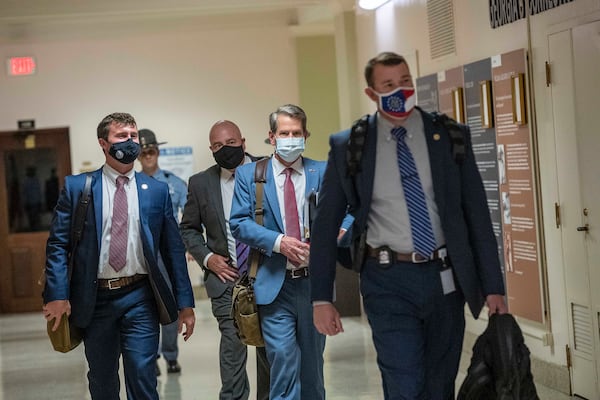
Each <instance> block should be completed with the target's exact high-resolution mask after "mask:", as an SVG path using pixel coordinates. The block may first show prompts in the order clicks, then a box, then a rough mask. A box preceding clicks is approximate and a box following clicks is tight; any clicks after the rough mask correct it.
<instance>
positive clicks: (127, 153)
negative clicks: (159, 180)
mask: <svg viewBox="0 0 600 400" xmlns="http://www.w3.org/2000/svg"><path fill="white" fill-rule="evenodd" d="M108 154H110V155H111V156H112V158H114V159H115V160H117V161H118V162H120V163H123V164H131V163H132V162H134V161H135V160H136V159H137V157H138V155H139V154H140V145H139V144H138V143H136V142H134V141H133V140H132V139H129V140H126V141H125V142H119V143H113V144H112V145H111V146H110V148H109V149H108Z"/></svg>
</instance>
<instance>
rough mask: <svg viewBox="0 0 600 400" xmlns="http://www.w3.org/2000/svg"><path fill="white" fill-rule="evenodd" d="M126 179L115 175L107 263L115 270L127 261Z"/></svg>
mask: <svg viewBox="0 0 600 400" xmlns="http://www.w3.org/2000/svg"><path fill="white" fill-rule="evenodd" d="M128 181H129V178H128V177H126V176H119V177H117V191H116V192H115V199H114V203H113V215H112V226H111V228H110V248H109V253H108V263H109V264H110V266H111V267H112V268H113V269H114V270H115V271H117V272H118V271H120V270H122V269H123V267H124V266H125V262H126V261H127V231H128V213H127V193H125V184H126V183H127V182H128Z"/></svg>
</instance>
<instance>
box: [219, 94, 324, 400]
mask: <svg viewBox="0 0 600 400" xmlns="http://www.w3.org/2000/svg"><path fill="white" fill-rule="evenodd" d="M269 124H270V131H269V141H270V143H271V144H272V145H273V146H274V148H275V152H274V155H273V157H272V158H271V159H270V160H269V162H268V164H267V165H266V183H265V184H264V197H263V204H262V205H259V206H258V207H261V206H262V208H263V225H259V224H258V223H257V222H256V221H255V219H254V211H255V201H256V185H255V182H254V172H255V169H256V163H252V164H246V165H242V166H240V167H238V168H237V170H236V179H235V180H236V184H235V190H234V196H233V203H232V207H231V217H230V219H229V224H230V227H231V232H232V234H233V236H234V237H235V238H236V239H237V240H239V241H241V242H244V243H246V244H248V245H250V246H251V247H252V248H255V249H258V250H259V251H260V252H261V253H262V254H263V255H264V256H263V257H262V259H261V261H260V264H259V267H258V274H257V276H256V282H255V284H254V290H255V295H256V303H257V304H258V309H259V314H260V318H261V328H262V333H263V337H264V340H265V347H266V351H267V357H268V360H269V363H270V365H271V390H270V392H271V393H270V399H271V400H277V399H293V400H300V399H303V400H322V399H324V398H325V388H324V386H323V350H324V348H325V336H324V335H322V334H320V333H319V332H317V330H316V329H315V327H314V324H313V320H312V305H311V302H310V282H309V279H308V255H309V244H308V240H309V227H310V221H309V217H307V212H306V210H307V208H308V204H307V202H308V201H307V198H308V196H309V195H311V193H318V191H319V189H320V186H321V182H322V177H323V173H324V171H325V163H324V162H322V161H314V160H311V159H309V158H306V157H302V153H303V151H304V148H305V142H306V138H307V137H308V131H307V130H306V114H305V113H304V111H303V110H302V109H301V108H300V107H298V106H295V105H292V104H288V105H284V106H281V107H279V108H278V109H277V110H276V111H275V112H273V113H272V114H271V115H270V117H269Z"/></svg>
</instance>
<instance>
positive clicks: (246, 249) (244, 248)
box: [235, 240, 250, 276]
mask: <svg viewBox="0 0 600 400" xmlns="http://www.w3.org/2000/svg"><path fill="white" fill-rule="evenodd" d="M249 254H250V246H248V245H247V244H246V243H243V242H239V241H237V240H236V241H235V257H236V260H237V267H238V271H239V274H240V276H241V275H243V274H244V272H246V271H248V255H249Z"/></svg>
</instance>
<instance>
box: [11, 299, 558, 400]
mask: <svg viewBox="0 0 600 400" xmlns="http://www.w3.org/2000/svg"><path fill="white" fill-rule="evenodd" d="M196 316H197V323H196V330H195V332H194V335H193V336H192V338H191V339H190V340H189V341H188V342H186V343H184V342H183V341H182V340H181V341H180V346H179V347H180V353H181V354H180V357H179V362H180V364H181V366H182V369H183V371H182V373H181V374H166V373H165V365H164V363H161V364H160V366H161V368H162V370H163V374H162V375H161V376H160V377H159V383H158V386H159V393H160V395H161V399H167V400H211V399H215V400H216V399H218V392H219V387H220V381H219V367H218V358H217V353H218V330H217V325H216V322H215V320H214V318H213V317H212V315H211V313H210V303H209V301H208V300H198V302H197V308H196ZM343 322H344V328H345V332H344V333H343V334H341V335H338V336H336V337H333V338H329V339H328V340H327V347H326V351H325V385H326V389H327V398H328V399H330V400H342V399H344V400H347V399H357V400H359V399H364V400H367V399H368V400H372V399H382V392H381V382H380V377H379V371H378V369H377V365H376V362H375V353H374V350H373V347H372V344H371V338H370V330H369V327H368V324H367V323H366V321H365V320H364V319H363V318H360V317H352V318H345V319H344V321H343ZM249 354H250V357H249V365H250V368H249V373H250V379H251V382H255V368H254V365H255V358H254V351H253V350H251V351H250V352H249ZM463 378H464V374H463V373H461V374H460V375H459V377H458V379H457V382H458V384H460V382H461V381H462V379H463ZM86 385H87V383H86V363H85V359H84V356H83V348H82V347H80V348H78V349H76V350H74V351H73V352H71V353H68V354H60V353H56V352H54V351H53V350H52V348H51V347H50V343H49V342H48V340H47V338H46V335H45V321H44V320H43V319H42V316H41V314H37V313H33V314H18V315H0V399H6V400H50V399H52V400H54V399H60V400H82V399H89V395H88V393H87V386H86ZM252 390H253V391H254V386H253V387H252ZM538 393H539V395H540V399H542V400H567V399H570V397H569V396H566V395H563V394H559V393H556V392H553V391H550V390H549V389H547V388H544V387H539V386H538ZM254 396H255V393H254V392H253V393H252V394H251V398H253V397H254ZM121 398H122V399H125V398H126V396H125V394H124V391H123V394H122V396H121Z"/></svg>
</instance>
